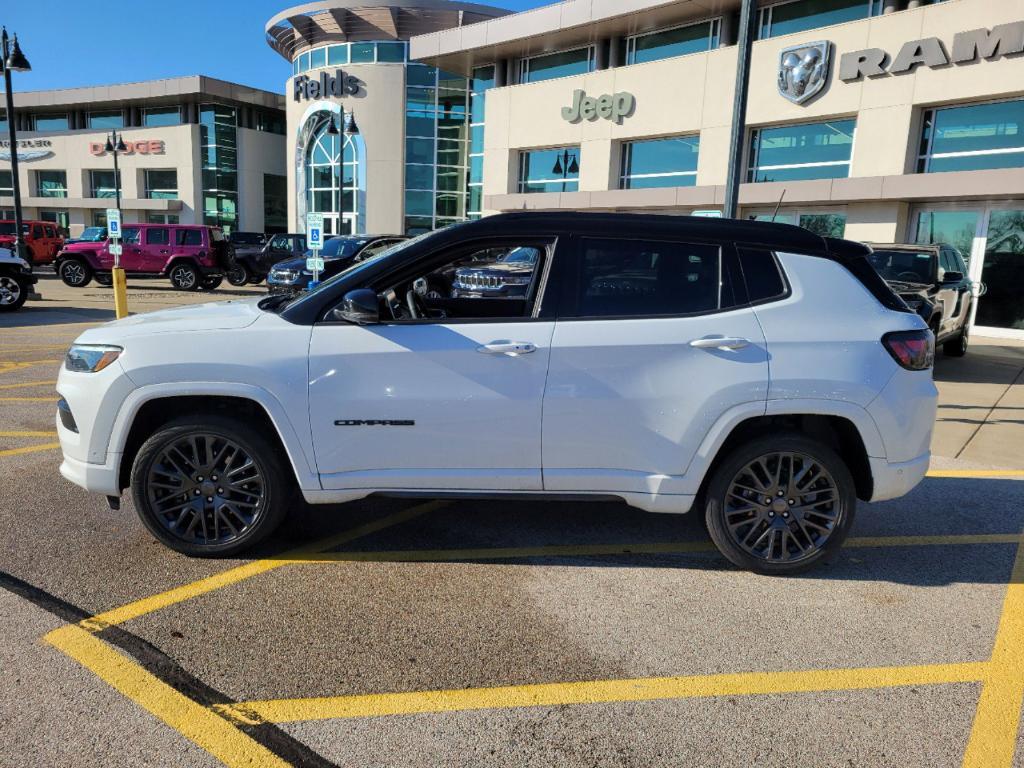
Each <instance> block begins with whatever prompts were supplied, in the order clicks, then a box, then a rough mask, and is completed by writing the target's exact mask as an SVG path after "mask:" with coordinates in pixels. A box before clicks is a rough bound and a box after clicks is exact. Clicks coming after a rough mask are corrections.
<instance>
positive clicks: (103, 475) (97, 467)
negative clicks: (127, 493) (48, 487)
mask: <svg viewBox="0 0 1024 768" xmlns="http://www.w3.org/2000/svg"><path fill="white" fill-rule="evenodd" d="M120 468H121V454H120V453H110V454H107V463H106V464H90V463H89V462H86V461H79V460H78V459H75V458H72V457H71V456H68V455H67V453H65V454H64V461H63V462H61V465H60V473H61V475H63V476H64V478H65V479H67V480H70V481H71V482H72V483H74V484H75V485H77V486H80V487H82V488H84V489H85V490H87V491H91V492H92V493H102V494H103V495H104V496H120V495H121V489H120V488H119V487H118V474H119V471H120Z"/></svg>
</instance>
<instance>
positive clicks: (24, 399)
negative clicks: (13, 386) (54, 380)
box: [0, 395, 57, 403]
mask: <svg viewBox="0 0 1024 768" xmlns="http://www.w3.org/2000/svg"><path fill="white" fill-rule="evenodd" d="M56 402H57V396H56V395H50V396H49V397H0V403H56Z"/></svg>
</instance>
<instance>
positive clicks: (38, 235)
mask: <svg viewBox="0 0 1024 768" xmlns="http://www.w3.org/2000/svg"><path fill="white" fill-rule="evenodd" d="M32 237H34V238H35V239H36V240H42V239H43V228H42V227H41V226H39V225H38V224H36V225H35V226H33V227H32Z"/></svg>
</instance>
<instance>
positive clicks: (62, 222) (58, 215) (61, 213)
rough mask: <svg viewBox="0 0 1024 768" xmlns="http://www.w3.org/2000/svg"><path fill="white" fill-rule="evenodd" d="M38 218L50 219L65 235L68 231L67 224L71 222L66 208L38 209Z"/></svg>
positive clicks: (41, 219)
mask: <svg viewBox="0 0 1024 768" xmlns="http://www.w3.org/2000/svg"><path fill="white" fill-rule="evenodd" d="M39 220H40V221H52V222H53V223H54V224H56V225H57V226H58V227H59V228H60V229H61V232H62V233H63V234H65V235H66V234H67V232H68V225H69V224H70V223H71V217H70V216H69V215H68V212H67V210H66V209H58V210H51V211H40V212H39Z"/></svg>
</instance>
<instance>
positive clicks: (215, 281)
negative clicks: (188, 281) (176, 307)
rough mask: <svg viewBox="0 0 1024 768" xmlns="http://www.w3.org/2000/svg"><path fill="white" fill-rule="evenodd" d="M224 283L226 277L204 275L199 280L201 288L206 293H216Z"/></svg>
mask: <svg viewBox="0 0 1024 768" xmlns="http://www.w3.org/2000/svg"><path fill="white" fill-rule="evenodd" d="M223 282H224V275H204V276H203V277H201V278H200V279H199V287H200V288H201V289H202V290H204V291H214V290H216V289H217V288H220V284H221V283H223Z"/></svg>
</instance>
